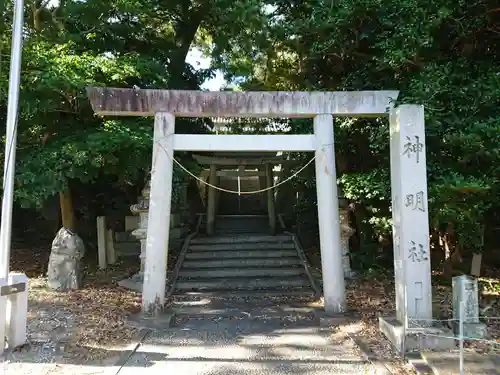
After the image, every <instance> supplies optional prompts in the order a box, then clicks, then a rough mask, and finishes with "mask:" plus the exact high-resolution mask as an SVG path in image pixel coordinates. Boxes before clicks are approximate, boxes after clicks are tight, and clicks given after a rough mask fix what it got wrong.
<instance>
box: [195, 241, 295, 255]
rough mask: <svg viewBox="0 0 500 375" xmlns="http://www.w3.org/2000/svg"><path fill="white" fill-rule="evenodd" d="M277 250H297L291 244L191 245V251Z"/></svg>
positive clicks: (290, 242)
mask: <svg viewBox="0 0 500 375" xmlns="http://www.w3.org/2000/svg"><path fill="white" fill-rule="evenodd" d="M275 249H295V244H294V243H293V242H292V241H289V242H269V243H265V242H264V243H245V242H244V243H218V244H202V245H199V244H190V245H189V250H190V251H193V252H195V251H228V250H275Z"/></svg>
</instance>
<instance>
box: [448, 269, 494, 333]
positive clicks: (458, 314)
mask: <svg viewBox="0 0 500 375" xmlns="http://www.w3.org/2000/svg"><path fill="white" fill-rule="evenodd" d="M452 285H453V330H454V331H455V335H458V334H459V331H460V324H463V329H464V331H463V332H464V336H465V337H470V338H473V339H483V338H485V337H486V325H485V324H483V323H481V322H480V321H479V290H478V285H477V279H476V278H474V277H471V276H468V275H461V276H455V277H454V278H453V284H452Z"/></svg>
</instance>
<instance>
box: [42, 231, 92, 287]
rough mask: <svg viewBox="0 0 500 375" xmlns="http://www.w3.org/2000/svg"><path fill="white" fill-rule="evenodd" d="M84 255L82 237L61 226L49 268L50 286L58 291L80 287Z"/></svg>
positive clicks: (55, 239) (51, 254)
mask: <svg viewBox="0 0 500 375" xmlns="http://www.w3.org/2000/svg"><path fill="white" fill-rule="evenodd" d="M84 255H85V245H84V244H83V241H82V239H81V238H80V237H79V236H78V235H77V234H76V233H73V232H72V231H70V230H69V229H66V228H61V229H60V230H59V232H57V235H56V238H54V241H53V242H52V250H51V253H50V258H49V266H48V270H47V276H48V286H49V288H51V289H54V290H58V291H68V290H72V289H80V288H81V287H82V276H83V275H82V267H81V259H82V258H83V256H84Z"/></svg>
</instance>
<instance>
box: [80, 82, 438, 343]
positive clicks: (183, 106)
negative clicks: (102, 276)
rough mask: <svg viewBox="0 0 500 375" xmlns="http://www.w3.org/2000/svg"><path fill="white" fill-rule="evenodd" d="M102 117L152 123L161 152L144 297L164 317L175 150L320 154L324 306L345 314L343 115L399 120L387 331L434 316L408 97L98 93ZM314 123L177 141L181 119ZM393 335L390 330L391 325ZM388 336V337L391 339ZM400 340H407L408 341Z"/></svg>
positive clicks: (418, 154)
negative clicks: (283, 131) (339, 145)
mask: <svg viewBox="0 0 500 375" xmlns="http://www.w3.org/2000/svg"><path fill="white" fill-rule="evenodd" d="M87 91H88V95H89V98H90V101H91V104H92V107H93V109H94V111H95V112H96V113H97V114H99V115H102V116H151V117H153V116H154V118H155V120H154V145H153V159H152V171H151V193H150V204H149V220H148V221H149V225H148V231H147V245H146V264H145V273H144V284H143V292H142V308H143V311H144V312H147V313H154V312H158V311H161V310H162V308H163V305H164V299H165V297H164V296H165V279H166V270H167V252H168V239H169V227H170V225H169V222H170V206H171V189H169V188H168V187H170V186H171V185H172V170H173V154H174V151H255V152H259V151H260V152H265V151H289V152H290V151H310V152H315V156H316V160H315V164H316V185H317V194H318V202H320V204H318V221H319V227H320V245H321V263H322V274H323V292H324V307H325V310H326V312H327V313H337V312H342V311H344V309H345V304H346V299H345V284H344V273H343V268H342V251H341V244H340V221H339V204H338V196H337V184H336V178H337V176H336V170H335V152H334V125H333V120H334V116H345V117H380V116H387V115H388V114H389V122H390V146H391V151H390V156H391V190H392V212H393V237H394V238H393V239H394V264H395V279H396V320H391V321H387V325H389V326H391V328H388V329H385V331H390V332H389V334H388V335H391V332H392V333H394V334H395V335H396V336H398V337H396V341H398V340H402V336H401V334H400V332H401V330H400V328H398V327H400V326H398V324H402V322H407V321H408V320H416V321H421V322H423V323H428V322H429V321H430V319H431V318H432V296H431V272H430V257H429V230H428V213H427V177H426V160H425V132H424V110H423V107H422V106H419V105H401V106H399V107H397V108H393V106H392V105H391V103H392V100H395V99H396V98H397V96H398V91H359V92H200V91H170V90H140V89H139V90H134V89H118V88H97V87H93V88H88V90H87ZM177 116H178V117H267V118H269V117H282V118H284V117H288V118H292V117H295V118H296V117H309V118H313V119H314V120H313V121H314V134H300V135H200V134H176V133H175V117H177ZM382 328H383V327H382ZM386 334H387V333H386ZM398 342H399V341H398Z"/></svg>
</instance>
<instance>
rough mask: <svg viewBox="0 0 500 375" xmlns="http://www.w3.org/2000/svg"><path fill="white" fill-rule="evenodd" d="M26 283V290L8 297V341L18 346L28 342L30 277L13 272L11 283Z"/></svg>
mask: <svg viewBox="0 0 500 375" xmlns="http://www.w3.org/2000/svg"><path fill="white" fill-rule="evenodd" d="M16 284H17V285H24V291H20V292H18V293H15V294H11V295H9V296H8V297H7V314H6V316H7V320H6V326H7V335H6V336H7V343H8V344H9V348H11V349H12V348H16V347H18V346H20V345H24V344H25V343H26V331H27V324H26V323H27V321H28V277H26V275H25V274H22V273H11V274H10V275H9V285H16Z"/></svg>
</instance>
